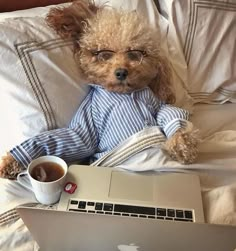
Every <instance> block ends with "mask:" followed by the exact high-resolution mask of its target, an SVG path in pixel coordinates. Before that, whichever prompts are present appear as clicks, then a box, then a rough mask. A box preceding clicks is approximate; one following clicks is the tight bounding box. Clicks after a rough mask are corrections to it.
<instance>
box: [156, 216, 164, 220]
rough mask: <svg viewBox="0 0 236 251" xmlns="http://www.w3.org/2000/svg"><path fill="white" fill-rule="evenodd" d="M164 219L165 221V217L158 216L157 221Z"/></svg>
mask: <svg viewBox="0 0 236 251" xmlns="http://www.w3.org/2000/svg"><path fill="white" fill-rule="evenodd" d="M164 219H165V218H164V217H161V216H157V220H164Z"/></svg>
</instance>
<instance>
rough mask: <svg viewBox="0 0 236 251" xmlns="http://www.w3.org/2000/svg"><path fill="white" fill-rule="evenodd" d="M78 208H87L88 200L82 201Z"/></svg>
mask: <svg viewBox="0 0 236 251" xmlns="http://www.w3.org/2000/svg"><path fill="white" fill-rule="evenodd" d="M78 208H81V209H85V208H86V201H80V202H79V205H78Z"/></svg>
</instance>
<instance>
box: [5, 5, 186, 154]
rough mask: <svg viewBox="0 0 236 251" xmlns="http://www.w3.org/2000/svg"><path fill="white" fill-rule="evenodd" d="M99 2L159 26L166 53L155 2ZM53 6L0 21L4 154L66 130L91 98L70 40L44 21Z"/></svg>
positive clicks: (163, 28) (162, 23) (178, 87)
mask: <svg viewBox="0 0 236 251" xmlns="http://www.w3.org/2000/svg"><path fill="white" fill-rule="evenodd" d="M96 2H97V3H100V4H103V3H106V4H107V5H110V6H112V7H117V8H120V7H122V8H123V9H127V10H130V11H131V10H136V11H137V12H139V13H141V14H142V15H143V16H146V17H147V18H148V20H149V22H150V23H151V24H152V25H153V26H156V25H159V24H160V26H161V31H162V35H163V47H164V49H167V46H166V44H165V43H166V39H165V36H166V29H167V23H166V22H165V20H164V19H162V18H161V17H160V15H159V14H158V11H157V9H156V7H155V4H154V3H153V2H152V1H150V0H130V1H127V0H123V1H118V0H111V1H110V2H108V1H107V0H97V1H96ZM49 8H50V7H44V8H35V9H31V10H29V12H28V14H27V11H17V12H14V13H9V14H6V15H5V17H6V16H9V17H11V18H6V19H5V18H4V19H1V21H0V59H1V66H0V83H1V85H0V114H1V123H0V124H1V126H0V153H1V152H3V151H5V150H8V149H9V148H11V147H13V146H14V145H16V144H18V143H20V142H22V141H23V140H25V139H27V138H29V137H32V136H34V135H36V134H38V133H40V132H42V131H45V130H50V129H54V128H57V127H65V126H67V125H68V123H69V121H70V120H71V118H72V116H73V114H74V113H75V111H76V110H77V108H78V106H79V105H80V103H81V102H82V100H83V99H84V97H85V95H87V92H88V87H87V85H86V84H84V83H85V81H84V80H83V79H81V75H80V73H79V71H78V68H77V66H76V63H75V61H74V58H73V53H72V50H71V49H72V41H69V40H67V41H64V40H62V39H60V38H58V36H57V35H56V34H55V32H53V31H52V30H51V29H50V28H49V27H48V26H47V25H46V23H45V20H44V17H45V15H46V13H47V12H48V10H49ZM21 14H22V15H23V16H24V17H19V16H20V15H21ZM27 15H29V16H30V17H26V16H27ZM33 15H35V17H32V16H33ZM12 16H14V18H13V17H12ZM167 53H168V51H167ZM174 78H175V81H176V85H175V87H176V90H177V93H179V94H180V95H179V96H178V97H179V98H178V99H177V100H178V102H177V104H178V105H181V106H184V105H185V104H186V106H189V104H190V103H191V102H190V101H191V100H190V99H189V97H188V96H187V93H186V90H184V89H183V87H182V80H181V79H179V77H178V76H177V75H176V74H175V76H174ZM188 101H189V102H188Z"/></svg>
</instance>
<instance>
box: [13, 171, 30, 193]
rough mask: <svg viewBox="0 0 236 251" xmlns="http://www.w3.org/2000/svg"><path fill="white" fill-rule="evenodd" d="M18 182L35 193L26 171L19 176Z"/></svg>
mask: <svg viewBox="0 0 236 251" xmlns="http://www.w3.org/2000/svg"><path fill="white" fill-rule="evenodd" d="M17 181H18V182H19V183H20V184H21V185H22V186H24V187H25V188H28V189H30V190H31V191H33V187H32V185H31V183H30V180H29V176H28V172H27V171H26V170H25V171H23V172H21V173H19V174H18V175H17Z"/></svg>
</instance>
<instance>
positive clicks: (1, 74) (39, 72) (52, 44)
mask: <svg viewBox="0 0 236 251" xmlns="http://www.w3.org/2000/svg"><path fill="white" fill-rule="evenodd" d="M0 58H1V67H0V83H1V85H0V114H1V128H0V148H1V149H0V150H3V149H5V150H6V149H8V148H10V147H12V146H13V145H15V144H17V143H20V142H21V141H22V140H24V139H26V138H28V137H32V136H33V135H35V134H38V133H39V132H42V131H45V130H50V129H54V128H57V127H64V126H66V125H67V124H68V122H69V121H70V119H71V118H72V116H73V114H74V113H75V112H76V110H77V108H78V106H79V104H80V103H81V101H82V100H83V98H84V97H85V95H86V94H87V91H88V86H87V85H85V84H83V83H84V82H85V81H83V80H82V79H81V77H80V74H79V71H78V67H77V66H76V63H75V61H74V58H73V53H72V41H64V40H62V39H60V38H58V37H56V36H55V34H54V33H53V32H52V30H51V29H50V28H49V27H47V25H46V23H45V21H44V19H43V18H41V17H34V18H15V19H14V18H11V19H6V20H5V21H4V22H1V23H0Z"/></svg>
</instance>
